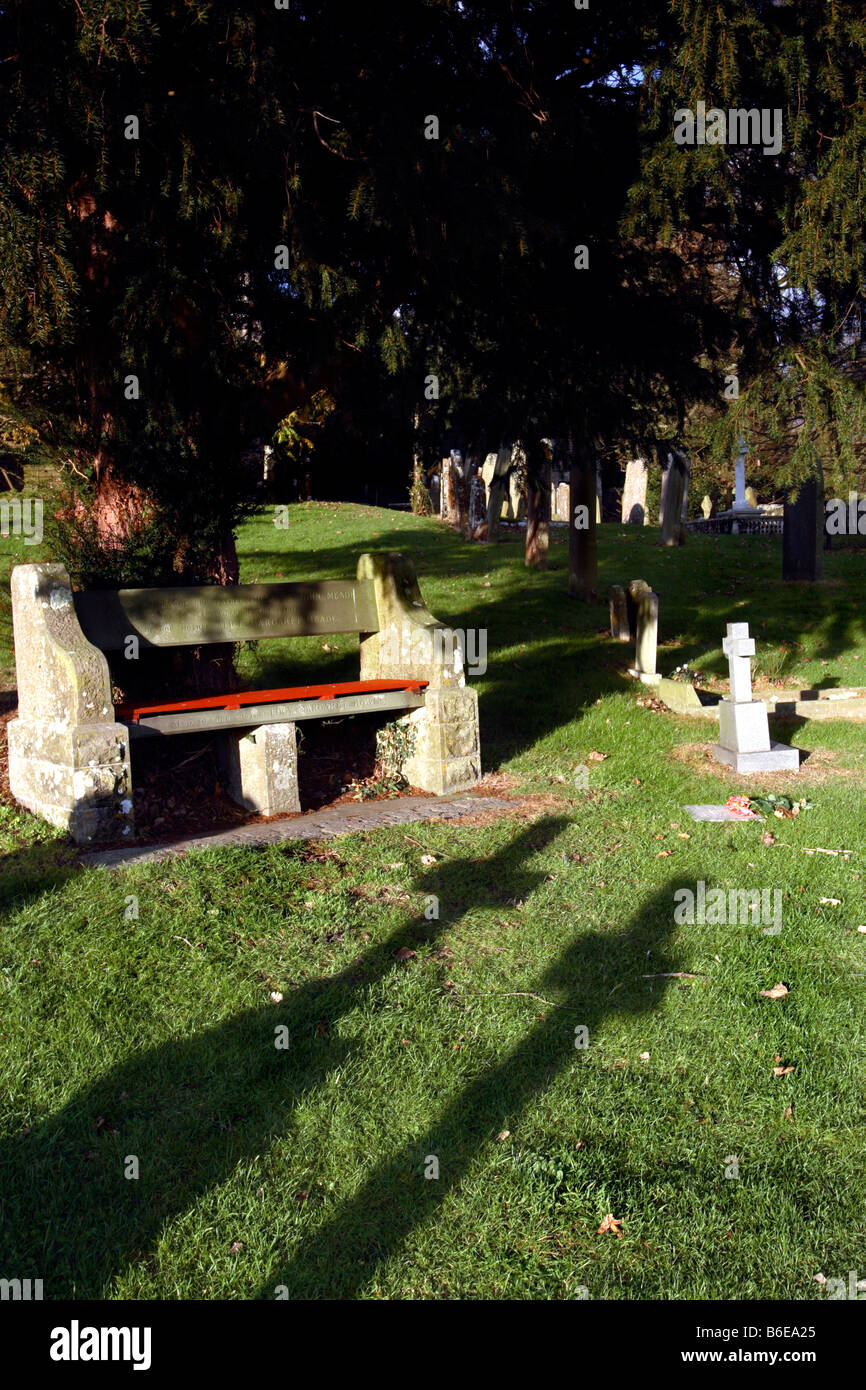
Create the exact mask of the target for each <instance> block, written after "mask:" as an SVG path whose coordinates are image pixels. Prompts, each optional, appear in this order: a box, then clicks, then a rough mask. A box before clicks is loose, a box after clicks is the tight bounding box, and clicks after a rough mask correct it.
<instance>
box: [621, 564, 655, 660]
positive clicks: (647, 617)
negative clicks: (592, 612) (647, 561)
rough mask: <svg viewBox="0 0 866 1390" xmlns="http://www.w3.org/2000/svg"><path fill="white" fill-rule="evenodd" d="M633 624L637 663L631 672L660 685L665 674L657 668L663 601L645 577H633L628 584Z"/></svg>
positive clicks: (630, 619) (628, 602)
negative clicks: (660, 612)
mask: <svg viewBox="0 0 866 1390" xmlns="http://www.w3.org/2000/svg"><path fill="white" fill-rule="evenodd" d="M626 602H627V605H628V614H629V628H630V632H631V634H632V635H633V636H634V638H635V661H634V666H630V667H629V675H631V676H636V677H637V678H638V680H640V681H642V682H643V684H644V685H657V684H658V682H659V681H660V680H661V676H660V675H659V674H658V672H657V671H656V650H657V647H658V630H659V601H658V595H657V594H654V593H653V591H652V589H651V588H650V586H649V585H648V584H647V582H646V580H644V579H633V580H632V582H631V583H630V584H629V586H628V596H627V600H626Z"/></svg>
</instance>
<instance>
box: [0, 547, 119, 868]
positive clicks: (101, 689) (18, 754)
mask: <svg viewBox="0 0 866 1390" xmlns="http://www.w3.org/2000/svg"><path fill="white" fill-rule="evenodd" d="M11 589H12V623H13V632H14V640H15V660H16V668H17V683H18V717H17V718H16V719H13V720H11V721H10V724H9V729H8V738H9V785H10V789H11V791H12V794H13V796H14V797H15V798H16V799H17V800H18V801H20V802H21V804H22V805H23V806H26V807H27V808H28V810H30V811H34V812H35V813H36V814H37V815H40V816H42V817H44V819H45V820H47V821H50V822H51V824H52V825H57V826H60V827H62V828H63V829H67V830H68V831H69V832H70V834H71V835H72V837H73V838H74V839H75V840H77V841H79V842H82V841H91V840H99V839H105V838H112V839H113V838H115V837H116V836H117V835H118V833H120V834H121V835H127V836H131V835H132V833H133V820H132V799H131V791H130V788H131V777H130V764H129V736H128V734H127V731H126V729H125V728H124V727H123V726H122V725H119V724H117V723H116V722H115V719H114V705H113V703H112V699H111V679H110V676H109V671H108V662H107V661H106V659H105V656H104V655H103V653H102V652H101V651H100V650H99V648H98V647H94V646H93V645H92V644H91V643H90V642H88V640H87V638H86V637H85V636H84V633H83V632H82V631H81V627H80V625H79V622H78V618H77V616H76V613H75V608H74V605H73V601H72V586H71V584H70V582H69V576H68V574H67V573H66V570H65V569H64V567H63V566H62V565H56V564H33V565H17V566H16V567H15V568H14V570H13V571H12V581H11Z"/></svg>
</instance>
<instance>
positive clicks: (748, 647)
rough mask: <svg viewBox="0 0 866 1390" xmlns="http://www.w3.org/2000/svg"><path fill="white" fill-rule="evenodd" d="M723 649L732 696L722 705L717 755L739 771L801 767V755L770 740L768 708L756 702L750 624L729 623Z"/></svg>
mask: <svg viewBox="0 0 866 1390" xmlns="http://www.w3.org/2000/svg"><path fill="white" fill-rule="evenodd" d="M722 650H723V651H724V653H725V656H726V657H727V658H728V671H729V674H730V684H731V693H730V696H729V698H728V699H727V700H721V701H720V702H719V741H718V743H716V744H714V745H713V756H714V757H715V758H716V759H717V760H718V761H719V762H721V763H727V765H728V766H729V767H732V768H733V769H734V770H735V771H736V772H784V771H788V770H791V769H796V768H798V767H799V766H800V754H799V752H798V751H797V749H796V748H791V747H789V746H788V744H786V743H776V742H775V741H774V740H773V739H771V738H770V726H769V723H768V720H767V706H766V705H765V704H764V702H763V700H753V699H752V671H751V664H752V663H751V658H752V657H753V656H754V655H755V639H754V637H750V636H749V624H748V623H728V625H727V635H726V637H725V639H724V641H723V643H722Z"/></svg>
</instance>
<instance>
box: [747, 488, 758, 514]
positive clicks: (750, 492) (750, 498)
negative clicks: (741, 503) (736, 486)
mask: <svg viewBox="0 0 866 1390" xmlns="http://www.w3.org/2000/svg"><path fill="white" fill-rule="evenodd" d="M746 501H747V502H748V504H749V506H750V507H754V509H755V511H757V510H758V494H757V493H756V491H755V489H754V488H753V487H747V488H746Z"/></svg>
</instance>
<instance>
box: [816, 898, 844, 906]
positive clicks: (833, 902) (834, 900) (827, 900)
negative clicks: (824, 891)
mask: <svg viewBox="0 0 866 1390" xmlns="http://www.w3.org/2000/svg"><path fill="white" fill-rule="evenodd" d="M818 901H819V903H829V904H830V905H831V907H839V905H840V903H841V902H842V899H841V898H819V899H818Z"/></svg>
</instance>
